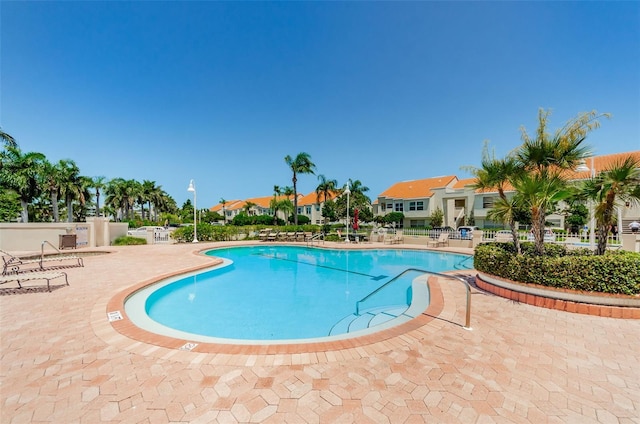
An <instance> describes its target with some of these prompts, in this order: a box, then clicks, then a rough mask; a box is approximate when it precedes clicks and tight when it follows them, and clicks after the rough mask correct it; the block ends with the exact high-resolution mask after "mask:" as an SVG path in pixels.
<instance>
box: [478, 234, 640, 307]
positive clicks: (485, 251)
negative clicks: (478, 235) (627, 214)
mask: <svg viewBox="0 0 640 424" xmlns="http://www.w3.org/2000/svg"><path fill="white" fill-rule="evenodd" d="M505 245H508V243H486V244H482V245H480V246H478V247H476V250H475V255H474V258H473V264H474V268H475V269H477V270H478V271H481V272H486V273H487V274H491V275H495V276H497V277H502V278H506V279H509V280H512V281H517V282H520V283H525V284H539V285H542V286H548V287H555V288H563V289H572V290H581V291H588V292H600V293H612V294H627V295H640V254H638V253H632V252H624V251H621V252H606V253H605V254H604V255H593V254H591V252H589V251H588V254H580V253H581V252H580V251H567V250H566V249H564V246H561V245H557V246H556V245H553V244H546V245H545V251H548V253H549V254H546V255H545V256H535V255H531V254H522V255H516V254H514V253H513V251H509V250H510V249H509V248H508V247H506V246H505ZM550 246H555V247H551V248H550ZM528 249H529V247H527V248H526V249H525V248H524V245H523V251H527V250H528ZM511 250H513V249H511ZM582 253H584V252H582Z"/></svg>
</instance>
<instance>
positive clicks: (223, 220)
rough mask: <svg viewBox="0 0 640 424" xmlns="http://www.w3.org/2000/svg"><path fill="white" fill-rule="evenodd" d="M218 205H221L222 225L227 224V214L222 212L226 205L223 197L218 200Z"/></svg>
mask: <svg viewBox="0 0 640 424" xmlns="http://www.w3.org/2000/svg"><path fill="white" fill-rule="evenodd" d="M220 204H221V205H222V223H223V224H225V225H226V224H227V214H226V213H225V211H224V205H226V204H227V201H226V200H225V199H224V197H221V198H220Z"/></svg>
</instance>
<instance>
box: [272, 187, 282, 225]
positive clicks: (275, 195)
mask: <svg viewBox="0 0 640 424" xmlns="http://www.w3.org/2000/svg"><path fill="white" fill-rule="evenodd" d="M280 195H282V189H281V188H280V186H277V185H274V186H273V199H271V201H270V202H269V208H270V209H271V210H272V211H273V225H276V224H277V223H278V196H280Z"/></svg>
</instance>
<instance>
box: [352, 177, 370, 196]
mask: <svg viewBox="0 0 640 424" xmlns="http://www.w3.org/2000/svg"><path fill="white" fill-rule="evenodd" d="M349 190H350V191H351V195H352V196H353V195H356V194H362V195H365V193H366V192H367V191H369V187H366V186H363V185H362V182H360V180H355V181H352V180H351V178H349ZM365 197H366V196H365ZM367 199H368V197H367Z"/></svg>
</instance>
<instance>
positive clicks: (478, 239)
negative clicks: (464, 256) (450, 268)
mask: <svg viewBox="0 0 640 424" xmlns="http://www.w3.org/2000/svg"><path fill="white" fill-rule="evenodd" d="M483 236H484V231H482V230H475V231H474V232H473V243H472V247H473V248H474V249H475V247H476V246H477V245H479V244H480V243H482V237H483Z"/></svg>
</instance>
